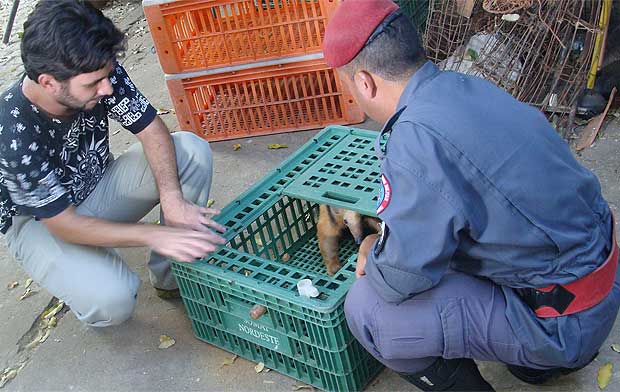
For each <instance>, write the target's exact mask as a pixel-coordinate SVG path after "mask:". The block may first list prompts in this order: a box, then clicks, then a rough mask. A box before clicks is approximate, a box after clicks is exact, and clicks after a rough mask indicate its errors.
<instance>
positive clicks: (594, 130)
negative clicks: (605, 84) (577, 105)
mask: <svg viewBox="0 0 620 392" xmlns="http://www.w3.org/2000/svg"><path fill="white" fill-rule="evenodd" d="M616 91H617V90H616V88H615V87H614V88H613V89H612V90H611V94H610V95H609V100H608V101H607V106H606V107H605V110H604V111H603V113H601V114H599V115H598V116H595V117H592V118H591V119H590V121H588V126H587V127H586V128H585V129H584V130H583V132H582V134H581V137H580V138H579V143H577V147H576V150H577V151H581V150H583V149H584V148H586V147H590V146H592V144H593V143H594V140H595V139H596V135H598V132H599V130H600V129H601V126H602V125H603V122H604V121H605V116H607V112H608V111H609V107H610V106H611V103H612V102H613V100H614V97H615V96H616Z"/></svg>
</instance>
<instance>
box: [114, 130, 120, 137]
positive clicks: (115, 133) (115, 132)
mask: <svg viewBox="0 0 620 392" xmlns="http://www.w3.org/2000/svg"><path fill="white" fill-rule="evenodd" d="M120 131H121V130H120V129H117V130H116V131H114V132H112V136H114V135H118V133H119V132H120Z"/></svg>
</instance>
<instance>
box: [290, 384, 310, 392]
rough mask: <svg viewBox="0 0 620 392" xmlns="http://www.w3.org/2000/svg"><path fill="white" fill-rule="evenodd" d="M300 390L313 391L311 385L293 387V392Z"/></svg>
mask: <svg viewBox="0 0 620 392" xmlns="http://www.w3.org/2000/svg"><path fill="white" fill-rule="evenodd" d="M300 389H312V390H314V387H313V386H311V385H293V391H299V390H300Z"/></svg>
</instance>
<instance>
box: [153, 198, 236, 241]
mask: <svg viewBox="0 0 620 392" xmlns="http://www.w3.org/2000/svg"><path fill="white" fill-rule="evenodd" d="M161 208H162V211H163V213H164V219H165V224H166V226H172V227H180V228H185V229H191V230H196V231H202V232H205V233H210V232H211V230H209V228H212V229H214V230H216V231H219V232H220V233H223V232H224V231H226V227H224V226H222V225H220V224H219V223H217V222H215V221H214V220H213V219H211V217H212V216H213V215H217V214H219V213H220V211H219V210H216V209H215V208H206V207H199V206H197V205H196V204H194V203H191V202H189V201H187V200H185V199H182V198H181V199H179V200H177V201H175V202H174V203H167V204H164V203H162V204H161Z"/></svg>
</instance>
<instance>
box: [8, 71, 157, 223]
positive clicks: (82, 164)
mask: <svg viewBox="0 0 620 392" xmlns="http://www.w3.org/2000/svg"><path fill="white" fill-rule="evenodd" d="M110 82H111V84H112V87H113V90H114V91H113V93H112V95H110V96H108V97H106V98H104V99H102V100H101V101H100V102H99V103H98V104H97V105H96V106H95V107H94V108H93V109H91V110H85V111H80V112H78V113H76V114H75V115H73V116H72V117H70V118H54V117H51V116H50V115H49V114H47V113H46V112H44V111H43V110H42V109H41V108H39V107H37V106H36V105H34V104H32V103H31V102H30V101H29V100H28V99H27V98H26V97H25V96H24V94H23V93H22V83H23V79H22V80H20V81H19V82H17V83H15V84H14V85H13V86H12V87H11V88H10V89H9V90H8V91H6V92H4V94H2V95H1V96H0V232H2V233H6V231H7V230H8V229H9V227H10V226H11V223H12V217H13V216H15V215H27V216H33V217H35V218H38V219H40V218H51V217H53V216H55V215H57V214H59V213H60V212H62V211H64V210H65V209H66V208H67V207H69V206H70V205H71V204H74V205H79V204H80V203H81V202H83V201H84V200H85V199H86V198H87V197H88V195H89V194H90V193H91V192H92V191H93V189H95V187H96V186H97V184H98V183H99V181H100V180H101V178H102V177H103V174H104V173H105V170H106V167H107V164H108V159H109V130H108V116H109V117H110V118H112V119H113V120H116V121H118V122H119V123H120V124H122V125H123V127H125V128H126V129H128V130H129V131H131V132H132V133H134V134H136V133H138V132H140V131H142V130H143V129H144V128H146V126H147V125H149V124H150V123H151V122H152V121H153V119H154V118H155V116H156V115H157V112H156V110H155V108H153V106H151V104H150V103H149V101H148V100H147V99H146V98H145V97H144V96H143V95H142V94H141V93H140V92H139V91H138V89H137V88H136V87H135V86H134V84H133V83H132V82H131V80H130V79H129V76H127V73H126V72H125V70H124V69H123V67H122V66H121V65H119V64H116V65H115V67H114V70H113V71H112V73H111V75H110Z"/></svg>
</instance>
